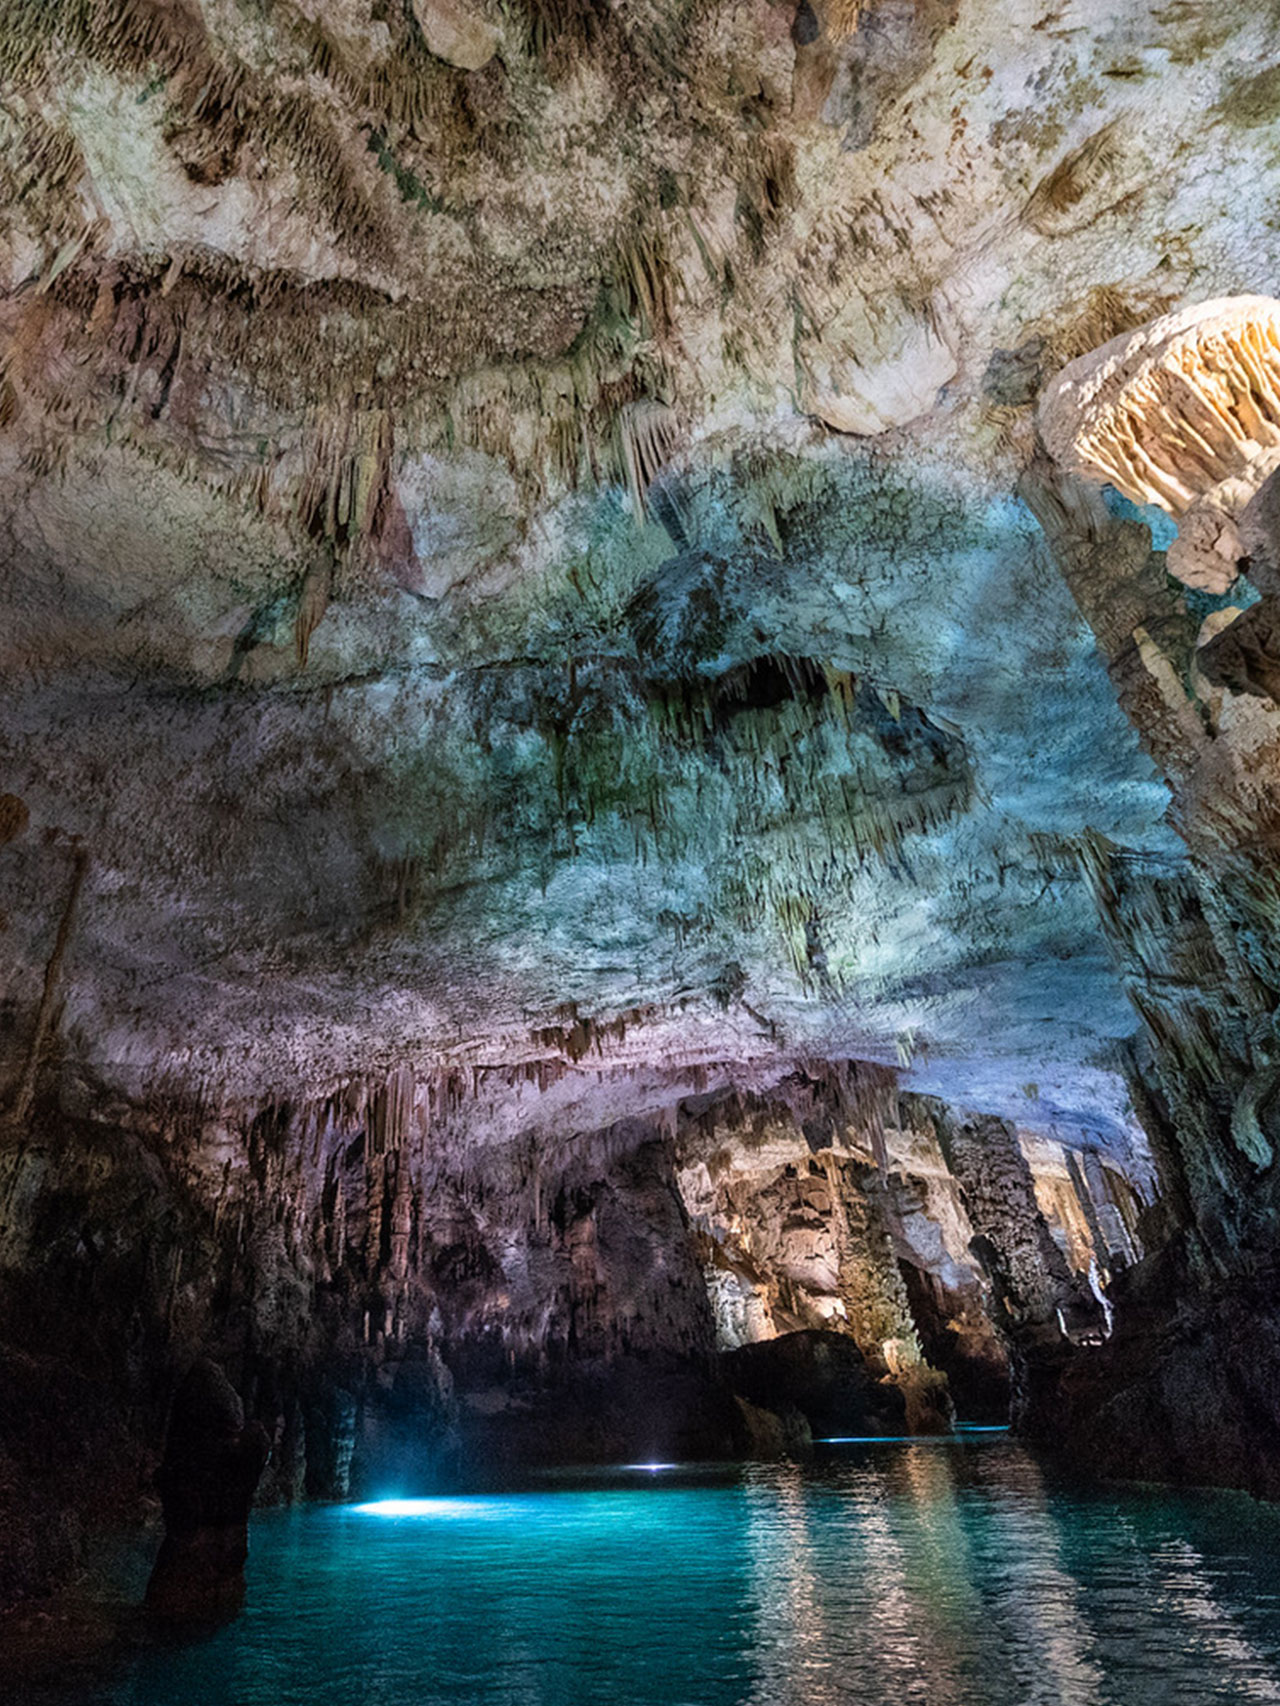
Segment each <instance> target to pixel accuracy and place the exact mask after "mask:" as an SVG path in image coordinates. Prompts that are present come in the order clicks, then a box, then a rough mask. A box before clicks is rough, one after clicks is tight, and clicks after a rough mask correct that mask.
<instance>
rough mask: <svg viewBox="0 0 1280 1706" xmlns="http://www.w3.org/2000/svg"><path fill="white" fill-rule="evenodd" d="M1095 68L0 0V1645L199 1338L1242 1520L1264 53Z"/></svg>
mask: <svg viewBox="0 0 1280 1706" xmlns="http://www.w3.org/2000/svg"><path fill="white" fill-rule="evenodd" d="M1121 14H1122V15H1119V16H1117V11H1116V8H1115V7H1114V6H1111V5H1109V4H1106V3H1104V0H1069V4H1068V5H1067V6H1066V9H1065V10H1064V11H1060V12H1055V13H1053V15H1049V9H1047V8H1045V7H1044V6H1043V5H1040V4H1038V3H1033V0H1010V3H1009V4H1006V5H996V4H994V3H993V0H966V4H964V5H959V4H956V0H812V3H811V4H809V3H806V4H802V5H799V6H797V5H794V4H786V5H782V4H771V3H769V0H706V3H703V4H699V5H696V6H692V5H684V4H682V5H676V4H674V0H609V3H607V4H606V3H603V0H601V3H594V0H592V3H588V0H582V3H578V0H554V3H553V0H503V3H502V4H497V3H496V0H413V3H411V4H400V3H397V4H394V5H382V4H376V5H375V4H373V3H372V0H335V3H333V4H320V3H319V0H297V3H295V4H289V5H273V6H262V5H249V6H245V5H237V4H228V3H224V0H174V3H171V4H156V3H153V0H77V3H76V4H59V5H46V4H40V3H37V0H0V1117H2V1118H3V1131H2V1133H0V1529H3V1531H4V1532H5V1533H6V1534H10V1533H11V1534H13V1535H15V1536H19V1538H18V1539H15V1540H14V1542H13V1544H12V1547H11V1549H10V1554H9V1556H8V1557H6V1556H5V1555H4V1553H3V1550H0V1587H2V1589H3V1593H4V1595H5V1596H6V1597H13V1596H15V1595H19V1594H23V1593H33V1592H35V1591H37V1590H38V1591H41V1592H43V1591H46V1590H47V1589H48V1588H50V1587H51V1586H52V1585H54V1584H55V1583H56V1581H57V1580H59V1579H65V1578H66V1577H67V1575H68V1573H69V1572H71V1571H72V1570H73V1569H74V1566H75V1562H76V1556H77V1546H78V1544H79V1542H78V1541H77V1535H79V1534H81V1533H82V1532H85V1531H87V1529H88V1528H91V1527H92V1526H93V1524H94V1523H95V1522H98V1523H102V1524H109V1523H116V1522H118V1521H119V1520H121V1518H122V1516H129V1517H133V1516H137V1515H139V1514H140V1513H141V1512H143V1511H144V1508H145V1506H146V1501H147V1499H148V1498H149V1496H150V1495H149V1493H148V1492H147V1491H146V1489H148V1488H150V1486H151V1485H152V1483H153V1475H154V1471H155V1469H156V1467H157V1466H158V1464H159V1463H160V1461H161V1460H162V1456H163V1452H164V1440H165V1427H166V1418H167V1415H168V1411H169V1408H170V1405H171V1403H172V1400H173V1395H174V1392H175V1390H176V1389H177V1388H178V1386H179V1383H180V1382H181V1381H182V1379H183V1378H184V1376H185V1375H186V1372H187V1371H188V1369H189V1368H190V1367H191V1366H192V1364H193V1363H195V1362H196V1361H197V1360H199V1359H201V1358H204V1357H208V1358H211V1359H212V1360H214V1361H216V1362H217V1363H218V1364H219V1365H220V1366H221V1367H222V1368H223V1369H225V1371H226V1376H227V1379H228V1381H229V1382H230V1384H231V1386H232V1387H234V1389H235V1391H236V1392H238V1393H239V1394H241V1397H242V1402H243V1408H244V1417H245V1421H244V1426H245V1428H246V1429H252V1428H253V1427H254V1426H255V1425H258V1426H261V1427H262V1428H263V1429H264V1430H265V1432H266V1433H267V1435H268V1436H269V1437H270V1442H271V1446H272V1455H271V1459H270V1462H269V1463H268V1465H267V1467H266V1469H265V1471H264V1473H263V1478H262V1481H261V1483H260V1487H259V1493H258V1495H257V1496H258V1497H259V1498H261V1499H266V1500H278V1501H286V1500H290V1499H294V1498H301V1497H307V1496H316V1497H336V1498H347V1497H352V1496H356V1495H358V1494H360V1493H361V1492H362V1491H368V1490H376V1488H377V1487H378V1486H379V1485H380V1484H381V1485H385V1484H389V1481H390V1480H391V1479H393V1478H394V1479H396V1480H397V1481H398V1482H400V1483H401V1484H403V1485H404V1486H405V1487H406V1489H408V1488H410V1487H413V1488H419V1489H422V1490H428V1489H431V1488H437V1487H441V1486H445V1485H457V1484H459V1483H460V1482H462V1481H463V1480H464V1479H465V1478H466V1477H469V1476H477V1475H478V1474H479V1473H480V1472H481V1471H482V1470H484V1469H486V1468H488V1469H493V1470H495V1471H496V1469H497V1468H499V1467H501V1468H502V1469H503V1470H504V1471H505V1470H512V1471H514V1470H516V1469H517V1468H519V1467H520V1466H521V1465H529V1464H532V1463H535V1462H536V1463H546V1462H549V1461H553V1460H564V1459H568V1458H571V1459H573V1460H576V1461H584V1460H591V1461H594V1462H601V1461H617V1460H619V1458H621V1457H622V1456H623V1454H633V1455H635V1456H636V1460H639V1454H641V1453H643V1454H645V1456H646V1457H647V1456H649V1455H651V1454H653V1453H656V1452H657V1451H658V1450H659V1449H661V1451H662V1452H663V1453H664V1454H672V1455H674V1454H684V1453H687V1454H690V1455H703V1454H708V1455H716V1454H720V1455H723V1454H732V1453H734V1452H744V1451H749V1450H757V1449H767V1450H768V1451H771V1452H775V1453H777V1452H790V1451H795V1452H800V1451H803V1450H805V1449H807V1447H808V1444H809V1442H810V1440H811V1435H812V1432H813V1430H814V1427H815V1426H817V1427H821V1426H824V1425H827V1423H828V1422H832V1425H834V1422H833V1412H831V1410H830V1407H828V1411H827V1412H825V1413H824V1412H821V1411H820V1407H819V1405H818V1402H817V1399H816V1398H815V1397H814V1394H813V1392H812V1391H810V1392H809V1394H808V1397H807V1402H809V1406H810V1411H809V1412H806V1411H805V1410H804V1409H803V1408H802V1407H801V1406H800V1405H799V1403H798V1401H797V1398H796V1395H795V1392H793V1393H792V1394H791V1395H788V1394H787V1392H786V1391H785V1390H784V1388H785V1387H786V1386H787V1384H788V1382H791V1384H792V1385H793V1386H796V1385H797V1383H798V1382H799V1381H800V1376H801V1374H802V1373H803V1370H802V1369H801V1370H798V1369H797V1367H795V1366H790V1367H789V1364H788V1358H789V1356H790V1355H791V1354H792V1353H791V1352H789V1351H788V1350H787V1349H786V1346H787V1344H788V1342H789V1343H790V1344H791V1346H792V1347H793V1348H794V1347H797V1346H798V1347H799V1349H796V1350H794V1354H795V1355H796V1356H797V1357H798V1358H799V1359H800V1361H801V1362H803V1361H805V1360H806V1359H807V1360H808V1362H809V1363H812V1364H814V1365H815V1366H816V1365H817V1364H818V1363H821V1364H823V1365H824V1366H826V1367H828V1369H830V1368H836V1369H837V1370H838V1369H841V1368H842V1369H844V1370H845V1371H846V1372H849V1371H856V1378H855V1377H854V1375H853V1374H852V1373H850V1376H849V1381H848V1382H847V1384H848V1387H849V1390H850V1391H852V1390H853V1389H854V1388H855V1387H856V1389H857V1391H858V1393H859V1394H860V1395H861V1396H860V1400H859V1402H860V1403H861V1404H862V1410H861V1413H862V1414H863V1416H864V1419H871V1418H874V1417H876V1416H879V1417H880V1420H881V1422H885V1420H886V1418H891V1419H892V1420H893V1424H894V1426H895V1427H897V1426H898V1425H900V1424H905V1425H906V1426H907V1427H908V1428H917V1429H920V1428H929V1429H933V1428H944V1427H946V1426H947V1425H948V1424H949V1420H950V1417H951V1415H952V1414H953V1413H954V1414H956V1415H958V1416H960V1417H961V1418H962V1419H975V1420H976V1419H980V1420H983V1421H986V1422H997V1423H998V1422H1000V1421H1001V1420H1002V1419H1004V1418H1006V1417H1007V1416H1008V1415H1009V1413H1010V1403H1011V1400H1012V1403H1013V1408H1014V1410H1015V1412H1016V1414H1017V1417H1018V1425H1019V1426H1020V1427H1022V1428H1023V1429H1024V1430H1026V1431H1028V1432H1030V1433H1035V1434H1038V1435H1039V1437H1041V1438H1045V1437H1049V1436H1052V1435H1053V1434H1054V1432H1055V1428H1056V1431H1057V1434H1058V1435H1060V1436H1061V1437H1060V1439H1059V1440H1058V1443H1060V1444H1062V1445H1063V1446H1064V1448H1067V1449H1072V1448H1074V1449H1077V1450H1078V1451H1079V1452H1080V1453H1081V1455H1082V1456H1084V1457H1085V1458H1087V1459H1089V1460H1091V1461H1094V1462H1096V1463H1098V1464H1099V1465H1102V1466H1106V1465H1107V1464H1108V1463H1110V1464H1113V1465H1114V1464H1120V1465H1122V1466H1129V1467H1132V1465H1133V1464H1134V1463H1139V1462H1141V1461H1142V1460H1143V1453H1144V1451H1149V1452H1150V1453H1151V1454H1153V1456H1154V1458H1155V1459H1156V1460H1157V1467H1162V1468H1163V1469H1164V1470H1165V1472H1167V1473H1169V1474H1170V1475H1177V1476H1182V1477H1184V1478H1185V1477H1188V1476H1192V1475H1194V1474H1195V1473H1197V1465H1198V1464H1203V1465H1205V1466H1206V1467H1205V1473H1206V1474H1211V1475H1212V1476H1213V1477H1215V1478H1217V1479H1219V1480H1222V1481H1225V1482H1232V1481H1235V1482H1237V1483H1238V1482H1241V1481H1247V1482H1248V1483H1249V1484H1250V1485H1254V1486H1257V1487H1261V1488H1264V1489H1265V1488H1270V1489H1272V1490H1274V1489H1276V1488H1280V1459H1277V1456H1276V1450H1275V1445H1274V1440H1273V1438H1272V1437H1271V1434H1269V1433H1267V1431H1266V1430H1257V1429H1255V1430H1253V1432H1252V1433H1251V1432H1250V1430H1249V1428H1248V1427H1247V1426H1245V1424H1243V1423H1241V1422H1239V1421H1238V1419H1237V1420H1233V1419H1232V1409H1231V1406H1232V1393H1233V1392H1234V1391H1235V1390H1236V1388H1237V1385H1238V1384H1239V1383H1240V1382H1244V1384H1245V1386H1246V1387H1247V1390H1248V1392H1249V1394H1250V1395H1251V1396H1250V1402H1251V1403H1252V1402H1255V1401H1256V1403H1257V1404H1258V1405H1259V1406H1260V1407H1262V1406H1264V1405H1265V1403H1266V1402H1267V1401H1268V1397H1269V1394H1271V1393H1272V1392H1273V1391H1274V1390H1275V1385H1276V1379H1277V1376H1276V1370H1277V1369H1278V1368H1280V1360H1277V1357H1276V1354H1275V1348H1274V1347H1275V1345H1276V1343H1277V1342H1278V1341H1277V1335H1276V1332H1275V1324H1276V1314H1275V1305H1274V1297H1275V1296H1277V1295H1280V1275H1278V1274H1277V1272H1276V1257H1275V1251H1276V1246H1277V1239H1276V1227H1277V1225H1278V1224H1280V1222H1278V1220H1277V1214H1278V1213H1280V1208H1278V1206H1277V1196H1276V1193H1277V1190H1278V1189H1280V1185H1278V1184H1277V1164H1276V1159H1275V1157H1276V1154H1277V1151H1278V1149H1280V1116H1278V1104H1280V1095H1278V1093H1277V1091H1276V1088H1275V1085H1276V1079H1275V1072H1276V1067H1277V1059H1278V1055H1277V1045H1276V1038H1277V1035H1278V1034H1280V1021H1278V1020H1277V1013H1278V1012H1280V875H1278V874H1277V864H1276V861H1277V850H1278V849H1280V803H1278V802H1280V790H1278V788H1277V780H1278V779H1280V710H1277V706H1278V705H1280V662H1278V661H1277V660H1280V623H1278V622H1277V617H1276V614H1275V603H1274V600H1275V597H1276V595H1277V593H1280V543H1278V542H1277V541H1278V539H1280V528H1278V526H1277V513H1278V509H1280V485H1277V475H1276V474H1275V473H1273V472H1271V470H1273V469H1274V468H1275V464H1276V460H1277V458H1280V417H1278V415H1277V408H1276V404H1277V398H1278V397H1280V306H1278V305H1277V303H1276V302H1275V301H1273V300H1272V299H1271V298H1270V297H1268V296H1263V295H1258V294H1246V293H1257V292H1265V291H1268V290H1270V289H1272V288H1273V287H1274V284H1275V280H1276V279H1277V277H1280V236H1278V234H1277V229H1276V223H1275V221H1274V220H1272V219H1270V218H1269V217H1268V216H1267V208H1268V206H1269V205H1270V202H1269V199H1268V198H1269V196H1270V190H1271V188H1272V187H1273V184H1274V177H1275V170H1276V167H1275V161H1276V144H1275V111H1274V90H1275V80H1274V65H1273V61H1274V59H1275V52H1276V48H1275V41H1274V33H1275V32H1274V20H1273V19H1272V18H1271V17H1270V15H1269V13H1268V11H1267V9H1266V8H1259V7H1258V6H1256V5H1255V4H1252V3H1249V0H1221V3H1220V4H1217V5H1215V6H1213V7H1205V6H1197V5H1183V4H1178V5H1172V6H1159V7H1130V8H1123V9H1121ZM1037 411H1038V413H1037ZM1037 422H1038V426H1037ZM1055 458H1056V461H1055ZM1081 475H1083V476H1084V478H1083V479H1081V478H1080V477H1079V476H1081ZM1105 484H1110V485H1111V486H1112V488H1113V490H1112V491H1111V492H1109V493H1108V492H1104V491H1103V489H1102V488H1103V486H1104V485H1105ZM1133 504H1140V505H1143V506H1145V507H1144V508H1143V509H1142V510H1140V511H1139V512H1138V513H1135V512H1134V511H1133V509H1132V505H1133ZM1152 505H1154V506H1155V507H1154V508H1152V507H1151V506H1152ZM1161 512H1163V513H1161ZM1175 521H1176V523H1177V526H1178V530H1179V531H1178V532H1177V535H1176V537H1175V536H1174V531H1173V526H1172V524H1173V522H1175ZM1246 564H1247V575H1248V577H1249V579H1250V581H1251V583H1252V588H1251V587H1250V586H1248V585H1243V586H1241V587H1239V588H1237V589H1235V591H1234V593H1233V597H1232V601H1231V604H1230V606H1229V609H1230V612H1231V613H1232V614H1231V615H1230V616H1228V615H1227V614H1226V613H1225V612H1224V611H1223V610H1222V609H1214V608H1213V606H1214V605H1215V604H1217V603H1219V602H1220V595H1221V594H1222V593H1223V591H1224V589H1226V588H1228V587H1229V586H1231V584H1232V582H1233V580H1234V578H1235V575H1236V572H1237V570H1238V569H1240V568H1241V566H1242V565H1246ZM1170 570H1172V572H1173V577H1174V578H1172V579H1171V578H1170V572H1169V571H1170ZM1254 591H1256V592H1258V593H1260V594H1261V599H1260V602H1257V603H1255V604H1253V605H1251V606H1250V603H1249V600H1250V599H1251V597H1252V596H1253V592H1254ZM796 1335H799V1336H800V1337H799V1338H798V1339H797V1338H796ZM779 1343H782V1344H783V1347H784V1348H783V1349H782V1350H781V1351H779V1350H778V1349H777V1348H776V1347H777V1345H778V1344H779ZM801 1351H803V1356H801ZM735 1358H736V1359H737V1363H736V1364H735V1362H734V1359H735ZM753 1363H758V1364H761V1365H765V1366H766V1367H770V1366H771V1372H770V1374H769V1379H768V1380H767V1381H764V1382H763V1383H760V1382H757V1381H756V1380H755V1379H754V1377H753V1378H751V1379H748V1378H747V1377H746V1376H745V1375H744V1376H741V1377H738V1376H735V1375H734V1374H733V1373H732V1370H733V1368H734V1366H739V1367H742V1368H747V1367H749V1366H750V1365H752V1364H753ZM1246 1364H1247V1369H1246V1367H1245V1365H1246ZM788 1367H789V1372H788ZM1183 1368H1186V1369H1188V1370H1190V1371H1191V1372H1190V1373H1189V1375H1188V1376H1187V1379H1188V1380H1189V1381H1190V1387H1191V1389H1192V1390H1190V1392H1189V1393H1188V1391H1187V1390H1184V1388H1183V1387H1180V1385H1179V1381H1180V1380H1181V1378H1182V1376H1181V1374H1180V1372H1179V1371H1180V1370H1181V1369H1183ZM812 1372H813V1370H812V1368H810V1370H809V1373H810V1374H812ZM784 1376H785V1378H784ZM806 1378H807V1377H806ZM735 1379H736V1380H737V1383H738V1384H737V1388H736V1389H735V1384H734V1382H735ZM820 1384H821V1382H819V1385H820ZM1180 1391H1181V1392H1182V1394H1183V1396H1182V1400H1179V1399H1178V1393H1179V1392H1180ZM42 1393H44V1394H47V1396H46V1397H44V1398H42V1397H41V1396H40V1394H42ZM33 1395H34V1396H33ZM819 1396H821V1395H820V1394H819ZM864 1399H865V1403H862V1400H864ZM810 1412H811V1414H810ZM824 1414H825V1420H824V1419H822V1417H823V1415H824ZM807 1417H808V1419H806V1418H807ZM1100 1418H1104V1419H1105V1425H1104V1422H1103V1420H1100ZM1201 1418H1203V1419H1201ZM233 1419H234V1418H233ZM37 1423H39V1425H37ZM238 1427H239V1423H238V1422H237V1423H236V1426H235V1427H231V1426H230V1424H228V1431H227V1438H228V1439H230V1438H232V1437H233V1436H235V1435H236V1433H237V1430H238ZM256 1437H257V1436H256V1435H254V1436H253V1440H256ZM253 1440H250V1442H249V1443H251V1444H252V1443H253ZM259 1443H260V1442H259ZM223 1444H224V1445H225V1444H226V1440H224V1441H223ZM175 1449H176V1448H175ZM219 1449H221V1447H219ZM228 1449H230V1448H228ZM232 1455H233V1456H234V1452H233V1453H232ZM252 1455H253V1454H252V1453H249V1457H252ZM627 1460H631V1458H630V1457H628V1458H627ZM247 1463H248V1458H246V1459H245V1462H243V1463H242V1464H241V1467H242V1468H243V1469H244V1471H245V1473H244V1476H243V1478H241V1479H240V1481H239V1495H243V1497H240V1498H239V1503H240V1504H243V1503H244V1502H245V1501H246V1500H247V1498H248V1485H249V1474H248V1468H247V1466H246V1465H247ZM185 1473H186V1471H181V1472H180V1471H179V1469H177V1468H174V1469H173V1475H172V1476H171V1477H169V1476H168V1473H167V1472H166V1478H167V1480H168V1484H169V1486H170V1488H171V1490H173V1491H174V1496H175V1497H176V1496H177V1490H179V1489H180V1488H181V1486H182V1485H183V1484H184V1483H183V1475H184V1474H185ZM239 1495H238V1497H239ZM237 1510H239V1505H238V1506H237ZM223 1514H225V1512H224V1513H223ZM242 1514H243V1513H242V1512H240V1514H237V1515H236V1517H235V1520H234V1522H229V1523H226V1524H223V1523H222V1522H221V1518H219V1521H218V1522H217V1523H215V1525H214V1526H215V1528H217V1529H218V1530H219V1531H220V1532H224V1531H225V1532H224V1539H225V1540H226V1544H225V1547H224V1546H223V1544H222V1542H218V1544H217V1546H215V1547H214V1550H215V1551H220V1552H221V1553H225V1559H226V1560H227V1561H231V1562H233V1561H234V1560H233V1554H235V1553H236V1548H237V1546H238V1545H239V1540H238V1539H237V1536H239V1534H240V1530H239V1526H238V1525H239V1523H240V1522H241V1520H242ZM82 1515H83V1518H84V1521H83V1522H81V1521H80V1517H81V1516H82ZM197 1531H200V1532H202V1530H201V1529H200V1525H199V1524H197V1529H196V1530H193V1531H192V1532H197ZM228 1535H229V1538H227V1536H228ZM199 1550H200V1548H199V1546H198V1545H197V1546H196V1552H197V1553H198V1552H199ZM230 1573H231V1574H234V1569H232V1570H231V1572H230Z"/></svg>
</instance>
